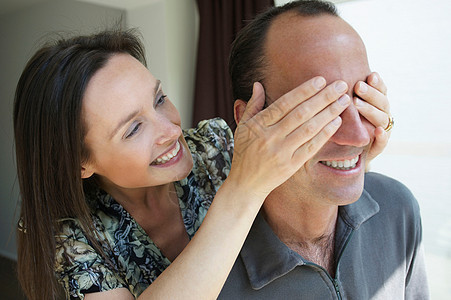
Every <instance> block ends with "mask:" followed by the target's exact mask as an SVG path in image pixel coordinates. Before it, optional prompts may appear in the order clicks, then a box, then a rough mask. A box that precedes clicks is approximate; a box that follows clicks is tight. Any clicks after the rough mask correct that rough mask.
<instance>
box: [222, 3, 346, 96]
mask: <svg viewBox="0 0 451 300" xmlns="http://www.w3.org/2000/svg"><path fill="white" fill-rule="evenodd" d="M288 11H293V12H296V13H298V14H299V15H300V16H318V15H322V14H328V15H333V16H338V13H337V8H336V7H335V5H334V4H333V3H331V2H327V1H321V0H300V1H293V2H290V3H287V4H285V5H283V6H279V7H273V8H271V9H269V10H267V11H266V12H264V13H262V14H260V15H258V16H257V17H256V18H255V19H254V20H252V21H251V22H250V23H249V24H247V25H246V26H245V27H244V28H243V29H242V30H241V31H240V32H239V33H238V35H237V37H236V39H235V41H234V42H233V44H232V50H231V52H230V57H229V74H230V79H231V82H232V93H233V100H234V101H235V100H236V99H241V100H244V101H248V100H249V99H250V98H251V96H252V86H253V84H254V82H257V81H258V82H262V81H263V80H264V79H265V74H264V70H265V56H264V53H265V49H264V44H265V40H266V34H267V32H268V29H269V26H270V25H271V23H272V21H273V20H274V19H275V18H276V17H277V16H279V15H281V14H283V13H285V12H288Z"/></svg>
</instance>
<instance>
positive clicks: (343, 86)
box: [335, 81, 348, 93]
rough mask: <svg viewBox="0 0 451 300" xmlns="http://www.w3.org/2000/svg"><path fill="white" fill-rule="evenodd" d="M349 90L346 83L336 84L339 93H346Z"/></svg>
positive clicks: (339, 82)
mask: <svg viewBox="0 0 451 300" xmlns="http://www.w3.org/2000/svg"><path fill="white" fill-rule="evenodd" d="M347 89H348V85H347V84H346V83H345V82H344V81H338V82H337V83H335V90H336V91H337V92H339V93H344V92H346V90H347Z"/></svg>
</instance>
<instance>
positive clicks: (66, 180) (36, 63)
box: [14, 31, 387, 299]
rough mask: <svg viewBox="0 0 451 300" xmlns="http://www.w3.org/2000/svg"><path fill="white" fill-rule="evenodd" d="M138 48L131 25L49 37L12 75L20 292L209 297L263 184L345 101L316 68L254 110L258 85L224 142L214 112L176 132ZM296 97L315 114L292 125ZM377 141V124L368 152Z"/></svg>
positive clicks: (281, 174)
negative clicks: (274, 99)
mask: <svg viewBox="0 0 451 300" xmlns="http://www.w3.org/2000/svg"><path fill="white" fill-rule="evenodd" d="M143 53H144V51H143V48H142V45H141V44H140V42H139V39H138V38H136V36H135V35H134V34H133V33H131V32H124V31H111V32H102V33H99V34H97V35H93V36H81V37H76V38H72V39H68V40H60V41H58V42H57V43H55V44H54V45H50V46H47V47H44V48H42V49H41V50H39V51H38V52H37V53H36V54H35V55H34V56H33V57H32V58H31V60H30V61H29V63H28V65H27V66H26V68H25V70H24V72H23V74H22V76H21V78H20V80H19V83H18V87H17V91H16V97H15V104H14V131H15V141H16V156H17V170H18V178H19V184H20V190H21V199H22V205H21V221H20V224H19V231H18V272H19V279H20V281H21V283H22V286H23V288H24V290H25V293H26V294H27V296H28V297H29V298H30V299H54V298H56V290H57V284H56V280H55V279H57V280H58V281H59V282H60V283H61V284H62V286H63V287H64V290H65V292H66V297H67V298H69V297H70V298H81V299H83V298H84V299H106V298H108V299H134V298H135V297H137V298H138V299H153V298H155V299H160V298H163V297H164V298H167V299H173V298H182V297H183V298H184V299H186V298H190V297H191V298H199V295H201V296H202V297H205V298H215V297H216V296H217V295H218V294H219V292H220V290H221V287H222V285H223V283H224V281H225V279H226V278H227V275H228V272H229V271H230V269H231V267H232V265H233V263H234V261H235V259H236V257H237V255H238V252H239V250H240V248H241V246H242V244H243V242H244V239H245V237H246V234H247V232H248V230H249V228H250V226H251V224H252V222H253V219H254V217H255V216H256V214H257V212H258V210H259V208H260V206H261V205H262V203H263V201H264V199H265V198H266V196H267V195H268V193H269V192H271V191H272V190H273V189H274V188H276V187H277V186H278V185H280V184H281V183H283V182H284V181H285V180H286V179H288V178H289V177H290V176H291V175H292V174H294V173H295V172H296V170H298V169H299V168H300V166H302V165H303V164H304V163H305V161H306V160H308V159H309V158H310V157H311V156H312V155H313V154H314V153H315V152H316V151H317V150H319V149H320V148H321V146H322V145H323V144H324V143H325V142H326V141H327V140H328V139H329V138H330V137H331V136H332V135H333V133H334V132H335V131H336V130H337V129H338V127H339V126H340V122H341V119H340V118H339V117H338V115H339V114H340V113H341V112H342V111H343V110H344V109H345V108H346V107H347V106H348V105H349V103H350V99H349V97H347V96H343V93H338V92H336V91H335V89H334V88H333V85H334V83H332V84H331V85H329V86H327V87H326V86H325V85H326V84H325V80H324V78H321V77H316V78H314V79H312V80H310V81H308V82H307V83H305V84H303V85H301V86H300V87H298V88H296V89H295V90H293V91H291V92H290V93H288V94H287V95H285V96H283V97H282V98H281V99H279V100H278V101H281V102H280V103H281V104H282V103H283V104H284V105H283V106H276V105H272V106H270V107H269V108H267V109H265V110H263V111H261V112H259V111H260V110H261V108H262V107H263V105H264V91H263V88H262V86H261V85H259V84H255V85H254V91H253V97H252V99H251V100H250V101H249V105H248V106H247V109H246V112H245V114H244V116H243V119H242V121H241V122H240V124H238V128H237V131H236V133H237V134H236V136H237V138H236V139H235V145H234V142H233V139H232V134H231V132H230V129H229V128H228V127H227V125H226V124H225V123H224V121H222V120H219V119H215V120H210V121H204V122H201V123H200V124H199V126H198V127H197V128H195V129H190V130H188V131H186V132H185V133H183V134H182V131H181V129H180V118H179V115H178V112H177V110H176V109H175V107H174V106H173V105H172V104H171V103H170V101H169V99H168V98H167V96H166V95H165V94H164V93H163V90H162V87H161V83H160V82H159V81H158V80H156V79H155V78H154V77H153V75H152V74H151V73H150V72H149V71H148V70H147V69H146V67H145V59H144V54H143ZM376 88H377V89H378V90H383V89H384V88H385V87H384V86H382V85H381V84H380V85H379V86H377V87H376ZM374 91H376V89H373V92H374ZM326 94H328V95H332V96H333V97H325V96H324V95H326ZM324 98H328V99H330V100H329V102H328V103H324ZM339 98H340V99H342V100H341V101H335V100H337V99H339ZM363 98H364V97H363ZM300 99H303V100H300ZM321 99H322V100H323V101H321ZM364 99H365V98H364ZM304 100H305V101H304ZM365 100H368V101H370V100H374V101H373V102H378V103H379V105H380V103H381V102H382V104H386V101H387V100H386V98H385V96H383V95H382V93H380V92H377V97H373V98H371V99H365ZM300 102H302V103H301V104H300ZM305 105H308V107H309V108H311V109H312V115H313V117H312V118H311V119H310V120H309V121H307V122H306V123H304V124H299V121H298V120H297V119H296V117H295V115H296V114H295V113H291V114H290V112H295V111H296V110H297V109H303V108H304V106H305ZM281 107H283V111H282V113H280V110H279V111H277V109H280V108H281ZM367 109H368V108H367ZM367 114H368V116H369V117H368V119H370V120H371V118H373V119H374V116H376V115H380V114H381V111H379V110H377V109H375V108H374V107H373V108H372V109H369V110H368V111H367ZM312 128H313V129H314V130H311V129H312ZM294 135H296V136H302V137H301V138H298V139H290V138H289V137H290V136H294ZM386 140H387V134H385V133H383V130H382V131H381V130H380V129H379V133H378V143H375V146H374V147H373V151H374V152H373V155H376V154H377V153H378V152H380V151H381V150H382V148H383V147H384V145H385V143H386ZM234 146H235V155H234V157H233V162H232V163H231V156H232V151H233V147H234ZM256 153H258V155H255V154H256ZM275 168H277V170H278V172H272V171H273V170H274V169H275ZM268 174H271V176H268ZM226 177H227V179H226ZM213 198H214V201H212V200H213ZM207 209H208V214H207V213H206V212H207ZM201 223H202V226H200V224H201ZM195 232H197V233H196V235H195V236H194V233H195ZM55 274H56V277H55ZM151 283H152V284H151Z"/></svg>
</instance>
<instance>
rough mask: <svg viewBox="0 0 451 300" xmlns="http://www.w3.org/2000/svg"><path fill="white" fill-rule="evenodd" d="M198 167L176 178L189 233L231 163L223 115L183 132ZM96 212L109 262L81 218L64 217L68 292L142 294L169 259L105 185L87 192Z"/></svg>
mask: <svg viewBox="0 0 451 300" xmlns="http://www.w3.org/2000/svg"><path fill="white" fill-rule="evenodd" d="M184 136H185V139H186V141H187V143H188V146H189V148H190V151H191V153H192V157H193V160H194V167H193V169H192V171H191V173H190V174H189V175H188V177H187V178H185V179H182V180H181V181H178V182H176V183H175V187H176V191H177V195H178V198H179V204H180V210H181V213H182V217H183V221H184V224H185V228H186V231H187V233H188V236H189V238H190V239H191V238H192V237H193V236H194V234H195V233H196V231H197V229H198V228H199V226H200V224H201V223H202V221H203V219H204V217H205V214H206V213H207V210H208V208H209V207H210V204H211V201H212V200H213V198H214V196H215V194H216V191H217V190H218V188H219V187H220V186H221V184H222V183H223V181H224V180H225V179H226V177H227V175H228V173H229V171H230V166H231V157H232V152H233V136H232V132H231V130H230V128H229V127H228V126H227V124H226V122H225V121H223V120H221V119H212V120H206V121H202V122H200V123H199V124H198V126H197V127H196V128H192V129H188V130H186V131H184ZM86 198H87V201H88V203H89V204H90V207H91V208H92V211H93V220H94V225H95V228H96V229H97V231H98V236H99V241H100V244H101V246H102V249H103V251H104V252H105V254H106V256H107V258H108V260H109V261H107V260H106V259H105V258H104V257H103V256H102V255H101V254H99V253H97V252H96V251H95V250H94V248H93V247H92V246H91V245H90V242H88V239H87V238H86V236H85V235H84V234H83V232H82V230H81V229H80V226H79V223H78V221H77V219H74V218H66V219H62V220H60V222H61V224H62V231H61V232H60V234H59V235H58V236H57V239H58V240H59V243H58V246H57V249H56V265H55V273H56V276H57V278H58V280H59V282H60V283H61V284H62V285H63V287H64V290H65V291H66V297H67V298H71V299H78V298H80V299H84V294H86V293H92V292H101V291H107V290H111V289H115V288H120V287H124V288H127V289H128V290H129V291H130V292H131V293H132V295H134V296H135V297H138V296H139V295H140V294H141V293H142V292H143V291H144V290H145V289H146V288H147V287H148V286H149V285H150V284H151V283H152V282H153V281H154V280H155V279H156V278H157V277H158V275H160V274H161V273H162V272H163V271H164V269H166V268H167V267H168V266H169V264H170V263H171V262H170V261H169V260H168V259H167V258H166V257H165V256H164V255H163V254H162V253H161V251H160V249H158V247H157V246H156V245H155V244H154V243H153V242H152V240H151V239H150V238H149V236H148V235H147V234H146V232H145V231H144V230H143V229H142V228H141V226H139V224H138V223H136V221H135V220H134V219H133V217H132V216H131V215H130V214H129V213H128V212H127V211H126V210H125V209H124V208H123V207H122V206H121V205H120V204H119V203H117V202H116V201H115V200H114V199H113V198H112V197H111V196H110V195H108V194H107V193H106V192H104V191H103V190H101V189H98V190H97V191H95V192H94V193H92V194H89V195H86Z"/></svg>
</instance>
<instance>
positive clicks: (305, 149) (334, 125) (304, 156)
mask: <svg viewBox="0 0 451 300" xmlns="http://www.w3.org/2000/svg"><path fill="white" fill-rule="evenodd" d="M341 122H342V120H341V118H340V117H336V118H335V119H334V120H332V121H331V122H329V123H328V124H327V125H326V126H324V127H323V128H322V129H321V131H320V132H319V133H318V134H317V135H315V136H314V137H313V138H312V139H310V140H309V141H307V142H306V143H304V144H302V145H301V146H300V147H298V149H297V150H296V151H295V152H294V154H293V157H292V159H293V161H294V165H303V164H305V162H307V161H308V160H309V159H310V158H312V157H313V156H314V155H315V153H316V152H318V151H319V150H320V149H321V148H322V147H323V146H324V144H326V143H327V141H328V140H329V139H330V138H331V137H332V136H333V135H334V133H335V132H337V130H338V128H340V126H341Z"/></svg>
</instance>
